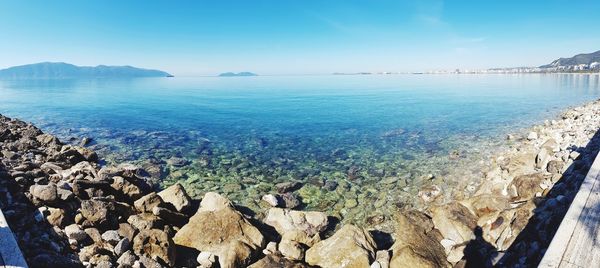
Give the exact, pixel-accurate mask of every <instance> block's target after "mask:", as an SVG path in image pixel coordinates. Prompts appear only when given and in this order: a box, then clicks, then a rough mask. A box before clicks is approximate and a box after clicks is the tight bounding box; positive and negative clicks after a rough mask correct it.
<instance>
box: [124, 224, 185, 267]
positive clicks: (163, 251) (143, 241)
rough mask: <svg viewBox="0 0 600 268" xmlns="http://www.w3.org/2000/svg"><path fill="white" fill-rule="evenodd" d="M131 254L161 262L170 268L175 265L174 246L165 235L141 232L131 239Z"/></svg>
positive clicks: (162, 233)
mask: <svg viewBox="0 0 600 268" xmlns="http://www.w3.org/2000/svg"><path fill="white" fill-rule="evenodd" d="M133 252H135V254H137V255H138V256H146V257H149V258H151V259H153V260H155V261H158V262H162V263H164V264H166V265H168V266H170V267H173V266H174V265H175V244H174V243H173V240H171V238H170V237H169V235H167V233H165V232H163V231H161V230H157V229H149V230H142V231H140V233H139V234H138V235H136V236H135V238H134V239H133Z"/></svg>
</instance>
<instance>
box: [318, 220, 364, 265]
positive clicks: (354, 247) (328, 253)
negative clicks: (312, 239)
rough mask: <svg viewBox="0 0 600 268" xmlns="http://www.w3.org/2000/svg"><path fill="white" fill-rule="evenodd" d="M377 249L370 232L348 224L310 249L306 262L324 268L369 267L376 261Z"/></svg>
mask: <svg viewBox="0 0 600 268" xmlns="http://www.w3.org/2000/svg"><path fill="white" fill-rule="evenodd" d="M375 249H376V246H375V241H373V238H372V237H371V234H369V232H368V231H366V230H364V229H362V228H359V227H356V226H354V225H351V224H347V225H344V226H343V227H342V228H341V229H340V230H338V231H337V232H335V234H333V236H331V237H330V238H328V239H325V240H323V241H321V242H319V243H317V244H315V245H314V246H312V247H311V248H310V249H308V250H307V251H306V262H307V263H308V264H310V265H315V266H320V267H323V268H334V267H335V268H342V267H346V268H355V267H356V268H362V267H369V266H370V265H371V263H372V262H373V260H374V259H375Z"/></svg>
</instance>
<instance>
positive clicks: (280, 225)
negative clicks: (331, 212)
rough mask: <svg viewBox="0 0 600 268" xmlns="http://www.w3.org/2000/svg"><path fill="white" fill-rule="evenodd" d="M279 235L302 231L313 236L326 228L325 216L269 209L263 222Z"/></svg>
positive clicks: (314, 213)
mask: <svg viewBox="0 0 600 268" xmlns="http://www.w3.org/2000/svg"><path fill="white" fill-rule="evenodd" d="M263 221H264V223H265V224H267V225H270V226H272V227H273V228H275V230H276V231H277V232H278V233H279V234H280V235H284V234H285V233H286V232H289V231H302V232H304V233H306V234H307V235H308V236H314V235H315V234H318V233H320V232H322V231H324V230H325V229H326V228H327V225H328V223H329V222H328V220H327V214H325V213H323V212H317V211H296V210H289V209H282V208H270V209H269V211H268V212H267V216H266V217H265V219H264V220H263Z"/></svg>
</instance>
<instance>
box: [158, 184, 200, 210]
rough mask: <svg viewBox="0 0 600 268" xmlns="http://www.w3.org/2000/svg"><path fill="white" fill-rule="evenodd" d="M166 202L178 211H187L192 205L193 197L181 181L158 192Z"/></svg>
mask: <svg viewBox="0 0 600 268" xmlns="http://www.w3.org/2000/svg"><path fill="white" fill-rule="evenodd" d="M158 195H159V196H160V197H161V198H162V200H163V201H164V202H165V203H168V204H171V205H173V206H174V207H175V209H177V211H178V212H185V211H187V210H188V209H189V208H190V206H191V205H192V199H191V198H190V196H189V195H188V194H187V193H186V191H185V189H184V188H183V186H182V185H181V184H180V183H175V184H173V185H171V186H169V187H168V188H167V189H164V190H162V191H160V192H159V193H158Z"/></svg>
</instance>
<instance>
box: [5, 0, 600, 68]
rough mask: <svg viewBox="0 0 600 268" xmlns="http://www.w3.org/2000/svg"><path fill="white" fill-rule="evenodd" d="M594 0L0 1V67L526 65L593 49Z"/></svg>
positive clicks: (599, 7)
mask: <svg viewBox="0 0 600 268" xmlns="http://www.w3.org/2000/svg"><path fill="white" fill-rule="evenodd" d="M599 25H600V1H597V0H595V1H591V0H590V1H587V0H583V1H566V0H564V1H553V0H544V1H541V0H540V1H526V0H522V1H512V0H502V1H442V0H423V1H400V0H397V1H392V0H389V1H373V0H372V1H366V0H365V1H354V0H322V1H312V0H298V1H292V0H287V1H286V0H272V1H253V0H240V1H225V0H223V1H216V0H215V1H150V0H145V1H122V0H118V1H93V0H90V1H63V0H54V1H45V0H39V1H26V0H0V68H4V67H8V66H13V65H20V64H27V63H33V62H41V61H64V62H69V63H74V64H78V65H98V64H108V65H125V64H129V65H134V66H140V67H147V68H158V69H163V70H166V71H169V72H171V73H173V74H176V75H211V74H215V73H219V72H225V71H252V72H257V73H260V74H307V73H308V74H313V73H331V72H358V71H372V72H377V71H421V70H434V69H453V68H487V67H507V66H531V65H541V64H545V63H548V62H549V61H551V60H553V59H554V58H557V57H568V56H572V55H573V54H576V53H582V52H592V51H596V50H600V27H599Z"/></svg>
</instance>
